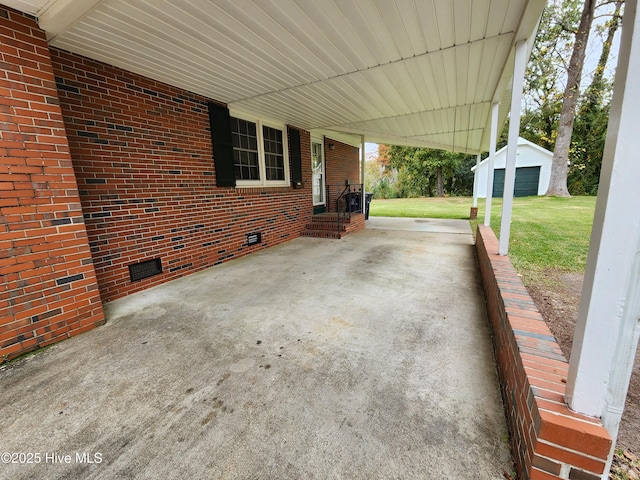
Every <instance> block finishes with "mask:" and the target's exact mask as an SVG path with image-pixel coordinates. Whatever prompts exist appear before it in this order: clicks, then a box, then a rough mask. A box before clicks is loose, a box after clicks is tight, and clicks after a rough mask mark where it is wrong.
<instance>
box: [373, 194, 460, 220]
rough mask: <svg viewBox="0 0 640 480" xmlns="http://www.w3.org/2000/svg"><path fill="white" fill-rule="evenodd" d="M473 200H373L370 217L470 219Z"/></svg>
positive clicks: (457, 198) (447, 198)
mask: <svg viewBox="0 0 640 480" xmlns="http://www.w3.org/2000/svg"><path fill="white" fill-rule="evenodd" d="M471 203H472V199H471V198H469V197H445V198H436V197H432V198H394V199H391V200H378V199H375V198H374V199H373V201H372V202H371V206H370V207H369V208H370V210H369V215H373V216H377V217H412V218H462V219H465V218H469V208H470V207H471Z"/></svg>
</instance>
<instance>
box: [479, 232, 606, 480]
mask: <svg viewBox="0 0 640 480" xmlns="http://www.w3.org/2000/svg"><path fill="white" fill-rule="evenodd" d="M476 250H477V253H478V262H479V264H480V274H481V276H482V285H483V287H484V292H485V296H486V301H487V311H488V314H489V320H490V323H491V327H492V330H493V341H494V347H495V355H496V362H497V366H498V373H499V376H500V386H501V390H502V398H503V401H504V405H505V410H506V415H507V423H508V426H509V431H510V434H511V442H512V447H513V450H514V456H515V461H516V465H517V469H518V474H519V478H520V479H525V480H528V479H531V480H538V479H539V480H546V479H565V480H597V479H600V478H601V476H602V473H603V472H604V468H605V463H606V459H607V456H608V454H609V450H610V447H611V438H610V436H609V434H608V433H607V431H606V430H605V428H604V427H603V426H602V423H601V422H600V420H599V419H598V418H592V417H587V416H584V415H579V414H576V413H574V412H572V411H571V410H570V409H569V408H568V407H567V405H566V404H565V402H564V394H565V386H566V379H567V371H568V363H567V360H566V359H565V357H564V356H563V354H562V352H561V350H560V348H559V347H558V344H557V343H556V341H555V338H554V337H553V335H552V333H551V331H550V330H549V328H548V327H547V325H546V323H545V322H544V319H543V318H542V316H541V315H540V313H539V312H538V309H537V308H536V306H535V304H534V302H533V300H532V299H531V297H530V296H529V294H528V292H527V290H526V288H525V286H524V284H523V283H522V281H521V280H520V277H519V276H518V274H517V273H516V271H515V269H514V268H513V266H512V265H511V261H510V260H509V257H507V256H500V255H498V240H497V238H496V236H495V234H494V233H493V231H492V230H491V229H490V228H489V227H485V226H481V225H479V226H478V231H477V236H476Z"/></svg>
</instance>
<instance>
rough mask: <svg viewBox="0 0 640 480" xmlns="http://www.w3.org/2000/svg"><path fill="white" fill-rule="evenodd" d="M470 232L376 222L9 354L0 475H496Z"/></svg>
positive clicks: (236, 265) (463, 227) (501, 447)
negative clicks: (41, 347)
mask: <svg viewBox="0 0 640 480" xmlns="http://www.w3.org/2000/svg"><path fill="white" fill-rule="evenodd" d="M472 242H473V240H472V236H471V231H470V229H469V226H468V222H464V221H430V220H423V219H420V220H416V219H377V218H372V219H371V220H369V221H368V222H367V229H366V230H364V231H362V232H359V233H357V234H353V235H350V236H347V237H346V238H344V239H342V240H324V239H312V238H299V239H296V240H293V241H290V242H288V243H286V244H284V245H280V246H277V247H273V248H270V249H267V250H265V251H262V252H260V253H256V254H253V255H250V256H248V257H244V258H242V259H238V260H234V261H232V262H230V263H227V264H224V265H220V266H217V267H213V268H211V269H208V270H206V271H202V272H200V273H196V274H193V275H191V276H189V277H186V278H183V279H180V280H177V281H174V282H171V283H168V284H165V285H162V286H160V287H156V288H153V289H150V290H147V291H144V292H141V293H139V294H135V295H131V296H129V297H127V298H125V299H122V300H118V301H115V302H112V303H111V304H108V306H107V309H106V311H107V318H108V323H107V324H106V325H105V326H103V327H100V328H98V329H95V330H93V331H91V332H88V333H85V334H82V335H80V336H78V337H75V338H72V339H70V340H67V341H65V342H62V343H60V344H57V345H55V346H53V347H51V348H49V349H47V350H45V351H42V352H40V353H38V354H35V355H31V356H28V357H25V358H22V359H19V360H18V361H16V362H14V363H12V364H10V365H8V366H5V367H4V368H2V369H0V432H1V437H0V452H9V453H11V452H13V453H16V454H17V453H24V454H27V455H24V456H16V455H14V458H11V459H10V460H14V459H15V460H16V461H17V462H18V463H7V462H6V460H7V458H8V457H7V456H6V455H2V457H3V458H2V463H0V478H3V479H8V478H11V479H32V478H44V479H57V478H65V479H66V478H69V479H81V478H100V479H114V478H143V479H146V478H148V479H213V478H221V479H339V478H344V479H386V478H402V479H416V478H424V479H438V480H442V479H502V478H504V477H503V471H510V469H511V457H510V452H509V447H508V444H507V443H506V425H505V419H504V413H503V409H502V403H501V400H500V394H499V387H498V383H497V376H496V372H495V364H494V361H493V356H492V355H493V354H492V349H491V340H490V336H489V328H488V325H487V321H486V317H485V310H484V302H483V297H482V292H481V286H480V284H479V279H478V271H477V267H476V260H475V256H474V250H473V248H472ZM36 454H37V459H36ZM28 460H31V462H32V463H28V464H24V463H21V462H23V461H25V462H26V461H28ZM36 460H38V461H36ZM67 462H68V463H67Z"/></svg>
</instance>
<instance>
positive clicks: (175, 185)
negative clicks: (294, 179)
mask: <svg viewBox="0 0 640 480" xmlns="http://www.w3.org/2000/svg"><path fill="white" fill-rule="evenodd" d="M52 58H53V67H54V71H55V74H56V81H57V84H58V90H59V97H60V102H61V106H62V111H63V115H64V122H65V126H66V129H67V134H68V138H69V146H70V148H71V155H72V157H73V164H74V168H75V172H76V177H77V180H78V186H79V190H80V199H81V202H82V209H83V211H84V217H85V222H86V225H87V231H88V234H89V240H90V245H91V250H92V253H93V257H94V262H95V268H96V274H97V276H98V284H99V286H100V291H101V294H102V297H103V300H105V301H108V300H113V299H115V298H118V297H122V296H125V295H127V294H130V293H132V292H135V291H138V290H142V289H145V288H147V287H149V286H152V285H156V284H159V283H163V282H166V281H167V280H171V279H174V278H177V277H180V276H183V275H186V274H188V273H192V272H195V271H197V270H201V269H203V268H205V267H209V266H211V265H215V264H218V263H220V262H223V261H225V260H229V259H231V258H236V257H239V256H242V255H245V254H247V253H251V252H255V251H257V250H260V249H262V248H265V247H268V246H272V245H276V244H278V243H281V242H284V241H286V240H290V239H292V238H295V237H297V236H299V235H300V232H301V231H302V230H303V229H304V227H305V224H306V223H308V222H309V220H310V218H311V214H312V213H313V207H312V198H311V152H310V138H309V133H308V132H304V131H303V132H301V139H300V140H301V145H302V167H303V180H304V185H305V188H303V189H298V190H296V189H292V188H289V187H284V188H261V189H235V188H217V187H216V176H215V170H214V164H213V159H212V145H211V134H210V127H209V117H208V109H207V101H208V99H206V98H203V97H201V96H198V95H195V94H192V93H189V92H187V91H184V90H181V89H178V88H175V87H171V86H168V85H165V84H161V83H158V82H155V81H153V80H150V79H148V78H145V77H142V76H139V75H136V74H133V73H130V72H126V71H124V70H121V69H118V68H116V67H113V66H109V65H106V64H103V63H100V62H97V61H93V60H89V59H87V58H84V57H81V56H78V55H75V54H71V53H68V52H64V51H60V50H56V49H52ZM251 232H261V233H262V242H261V243H260V244H259V245H255V246H251V247H249V246H247V238H246V234H248V233H251ZM156 257H160V258H161V259H162V267H163V273H162V274H160V275H156V276H153V277H149V278H147V279H144V280H141V281H138V282H131V281H130V278H129V270H128V265H130V264H133V263H137V262H140V261H143V260H148V259H152V258H156Z"/></svg>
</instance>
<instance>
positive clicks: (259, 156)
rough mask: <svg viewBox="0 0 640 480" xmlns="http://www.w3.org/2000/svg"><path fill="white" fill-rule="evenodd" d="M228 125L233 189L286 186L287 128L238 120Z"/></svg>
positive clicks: (232, 119)
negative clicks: (234, 183) (234, 187)
mask: <svg viewBox="0 0 640 480" xmlns="http://www.w3.org/2000/svg"><path fill="white" fill-rule="evenodd" d="M230 121H231V139H232V143H233V167H234V172H235V177H236V185H237V186H239V187H242V186H260V185H262V186H284V185H289V162H288V152H287V141H286V138H287V136H286V130H285V128H286V127H285V126H284V125H277V124H273V123H270V122H263V121H261V120H258V119H253V118H247V117H240V116H232V117H230Z"/></svg>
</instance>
